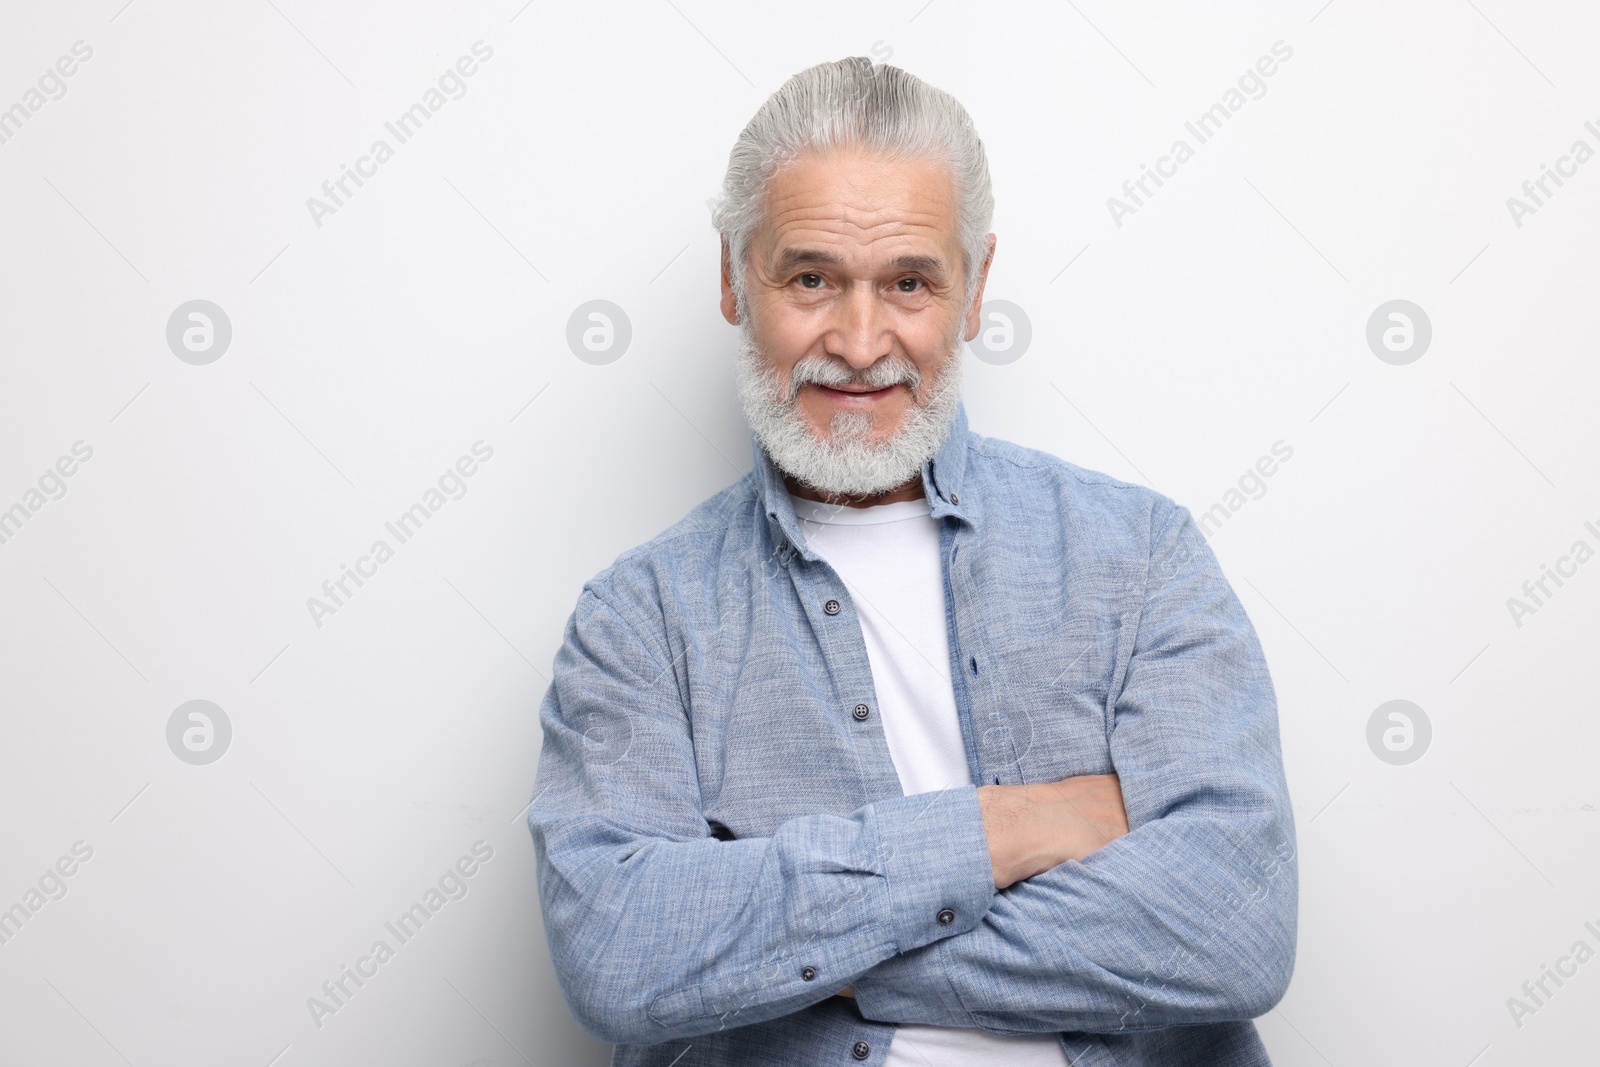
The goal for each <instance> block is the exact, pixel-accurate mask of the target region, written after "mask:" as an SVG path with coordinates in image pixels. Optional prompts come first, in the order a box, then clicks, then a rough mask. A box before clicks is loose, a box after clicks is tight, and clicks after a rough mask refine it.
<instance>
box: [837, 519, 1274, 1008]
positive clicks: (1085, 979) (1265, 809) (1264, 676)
mask: <svg viewBox="0 0 1600 1067" xmlns="http://www.w3.org/2000/svg"><path fill="white" fill-rule="evenodd" d="M1149 544H1150V560H1149V566H1148V570H1147V577H1146V583H1145V592H1144V596H1143V602H1142V607H1141V608H1140V610H1139V611H1138V613H1137V618H1136V619H1130V620H1127V622H1126V623H1125V625H1134V626H1136V630H1135V631H1134V633H1135V636H1134V638H1133V644H1132V650H1131V655H1130V657H1129V660H1128V663H1127V667H1126V671H1125V672H1124V674H1123V683H1122V686H1121V689H1120V691H1119V693H1118V695H1117V696H1116V698H1115V702H1114V717H1113V726H1112V734H1111V740H1110V746H1111V757H1112V762H1113V764H1114V766H1115V769H1116V773H1117V774H1118V776H1119V778H1120V782H1121V788H1122V793H1123V800H1124V804H1125V807H1126V809H1127V814H1128V825H1129V827H1130V832H1129V833H1128V834H1127V835H1125V836H1123V837H1121V838H1118V839H1117V840H1115V841H1113V842H1111V843H1110V844H1108V845H1105V846H1104V847H1102V848H1100V849H1099V850H1097V851H1095V852H1094V853H1092V854H1090V855H1089V856H1088V857H1086V858H1085V859H1083V860H1082V861H1070V862H1067V863H1064V864H1061V865H1060V866H1058V867H1055V868H1053V869H1051V870H1049V871H1046V872H1044V873H1043V874H1040V875H1036V876H1034V877H1033V878H1029V879H1026V880H1025V881H1022V882H1019V883H1017V884H1015V885H1013V886H1011V887H1010V888H1008V889H1007V890H1005V891H1004V892H1001V893H999V894H998V895H997V896H996V898H995V901H994V903H993V905H992V906H991V907H990V909H989V911H988V913H987V914H986V915H985V916H984V918H983V920H982V921H981V922H980V923H979V924H978V925H977V926H975V927H974V928H972V929H971V930H969V931H967V932H965V933H962V934H961V935H959V936H957V937H952V938H949V939H946V940H943V941H939V942H937V943H935V944H931V945H928V946H925V947H922V948H918V949H913V950H909V951H905V952H902V953H900V954H897V955H896V956H894V957H892V958H890V959H889V960H886V961H884V962H883V963H880V964H877V965H875V966H874V967H873V968H872V969H871V970H869V971H868V972H867V973H865V974H863V975H862V976H861V977H859V978H858V979H857V980H856V981H855V983H854V988H855V993H856V998H857V1004H858V1006H859V1008H860V1010H861V1012H862V1013H863V1015H865V1016H866V1017H867V1018H869V1019H874V1020H877V1021H882V1022H896V1023H928V1024H935V1025H950V1026H981V1027H985V1028H987V1029H991V1030H999V1031H1034V1032H1038V1031H1068V1032H1071V1031H1085V1032H1114V1031H1142V1030H1153V1029H1161V1028H1165V1027H1173V1026H1189V1025H1199V1024H1205V1023H1215V1022H1223V1021H1229V1020H1242V1019H1248V1018H1253V1017H1255V1016H1258V1015H1261V1014H1263V1013H1264V1012H1266V1011H1267V1010H1268V1009H1270V1008H1271V1007H1272V1006H1273V1005H1274V1004H1275V1003H1277V1001H1278V1000H1279V999H1281V997H1282V996H1283V994H1284V991H1285V989H1286V988H1287V985H1288V981H1289V978H1290V974H1291V972H1292V970H1293V966H1294V957H1295V930H1296V910H1297V897H1298V883H1297V870H1296V850H1295V832H1294V821H1293V814H1292V811H1291V808H1290V802H1289V795H1288V788H1287V783H1286V781H1285V778H1284V772H1283V762H1282V756H1281V751H1280V742H1279V735H1278V721H1277V706H1276V700H1275V697H1274V693H1273V688H1272V682H1271V679H1270V677H1269V675H1268V672H1267V667H1266V663H1265V660H1264V658H1263V656H1262V653H1261V648H1260V645H1259V643H1258V641H1257V639H1256V635H1255V632H1254V630H1253V629H1252V627H1251V625H1250V621H1249V619H1248V618H1247V617H1246V615H1245V612H1244V609H1243V607H1242V606H1241V605H1240V603H1239V601H1238V599H1237V597H1236V596H1235V595H1234V593H1233V590H1232V589H1231V587H1230V586H1229V585H1228V582H1227V580H1226V579H1225V578H1224V577H1223V575H1222V572H1221V569H1220V567H1219V566H1218V564H1217V560H1216V557H1215V555H1214V554H1213V553H1212V551H1211V549H1210V547H1209V546H1208V545H1207V544H1206V542H1205V539H1204V537H1203V536H1202V535H1201V533H1200V531H1199V530H1198V528H1197V527H1196V526H1195V524H1194V522H1193V520H1192V519H1191V517H1190V515H1189V512H1188V511H1187V510H1186V509H1184V508H1182V507H1179V506H1177V505H1175V504H1172V503H1171V502H1170V501H1166V502H1165V507H1164V508H1157V509H1155V510H1154V511H1153V513H1152V519H1151V535H1150V538H1149Z"/></svg>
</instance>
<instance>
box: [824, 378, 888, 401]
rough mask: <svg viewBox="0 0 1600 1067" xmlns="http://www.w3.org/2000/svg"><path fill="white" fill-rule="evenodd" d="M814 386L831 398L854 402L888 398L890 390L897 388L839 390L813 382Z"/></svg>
mask: <svg viewBox="0 0 1600 1067" xmlns="http://www.w3.org/2000/svg"><path fill="white" fill-rule="evenodd" d="M812 384H813V385H815V386H816V387H817V388H818V389H820V390H821V391H822V392H823V393H825V394H826V395H828V396H829V397H833V398H849V399H852V400H857V399H860V400H871V399H876V398H878V397H883V396H888V395H889V392H890V390H892V389H894V388H895V387H894V386H893V385H886V386H884V387H883V388H882V389H837V388H835V387H833V386H831V385H821V384H818V383H816V382H813V383H812ZM896 384H898V383H896Z"/></svg>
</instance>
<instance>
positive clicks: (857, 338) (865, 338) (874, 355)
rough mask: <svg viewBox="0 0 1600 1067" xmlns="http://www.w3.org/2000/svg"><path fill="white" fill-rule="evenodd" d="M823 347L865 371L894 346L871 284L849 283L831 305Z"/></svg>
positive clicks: (853, 366)
mask: <svg viewBox="0 0 1600 1067" xmlns="http://www.w3.org/2000/svg"><path fill="white" fill-rule="evenodd" d="M824 346H825V347H826V349H827V352H828V354H829V355H830V356H837V357H839V358H840V359H842V360H844V361H845V362H846V363H848V364H850V367H851V369H853V370H856V371H863V370H866V369H867V368H868V367H870V366H872V365H873V364H874V363H876V362H877V361H878V360H880V359H882V358H883V357H884V356H886V355H888V354H889V353H890V352H891V351H892V350H893V348H894V341H893V335H892V334H891V333H890V331H889V324H888V318H887V314H886V309H885V308H884V306H883V302H882V301H881V300H879V299H878V294H877V291H876V287H875V286H873V285H871V284H857V285H852V286H851V287H850V288H849V289H848V290H847V291H846V292H845V295H844V296H843V297H842V298H840V300H839V301H838V303H836V304H835V305H834V309H833V315H832V321H831V322H830V323H829V328H828V334H827V336H826V337H825V338H824Z"/></svg>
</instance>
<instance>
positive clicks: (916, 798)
mask: <svg viewBox="0 0 1600 1067" xmlns="http://www.w3.org/2000/svg"><path fill="white" fill-rule="evenodd" d="M872 817H873V820H874V822H875V824H876V825H875V829H876V830H877V836H878V842H879V846H880V848H881V853H880V857H881V863H882V868H881V869H882V872H883V875H884V880H885V882H887V884H888V888H889V908H890V915H889V920H890V928H891V929H892V930H893V931H894V939H895V951H896V952H909V951H910V950H912V949H914V948H920V947H922V946H923V945H927V944H931V943H932V942H934V941H938V940H940V939H942V938H945V937H949V936H951V935H953V934H962V933H966V932H967V931H968V930H971V929H972V928H973V927H975V926H977V925H978V923H979V922H981V921H982V920H983V917H984V915H986V914H987V913H988V911H989V905H990V904H991V903H992V902H993V901H994V897H995V887H994V867H993V865H992V864H991V863H990V861H989V838H988V835H987V834H986V833H985V832H984V829H983V813H982V811H981V810H980V809H979V807H978V790H977V789H976V788H975V787H974V786H970V785H968V786H961V787H958V788H955V789H942V790H939V791H937V792H932V793H914V794H912V795H911V796H903V797H893V798H891V799H888V800H882V801H878V802H877V803H875V804H873V805H872Z"/></svg>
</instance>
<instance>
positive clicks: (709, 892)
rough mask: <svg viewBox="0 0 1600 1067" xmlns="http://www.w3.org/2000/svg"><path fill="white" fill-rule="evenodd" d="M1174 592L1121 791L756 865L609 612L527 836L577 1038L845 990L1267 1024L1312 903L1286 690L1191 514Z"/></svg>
mask: <svg viewBox="0 0 1600 1067" xmlns="http://www.w3.org/2000/svg"><path fill="white" fill-rule="evenodd" d="M1151 567H1152V577H1151V579H1150V582H1149V590H1148V592H1147V594H1146V598H1145V603H1144V606H1143V611H1142V613H1141V615H1140V617H1139V618H1138V619H1137V620H1134V621H1136V622H1137V636H1136V638H1135V640H1134V644H1133V648H1132V652H1131V656H1130V658H1129V661H1128V664H1127V668H1126V671H1125V672H1124V676H1123V684H1122V686H1121V690H1120V692H1119V694H1118V695H1117V697H1116V700H1115V708H1114V711H1115V721H1114V724H1113V730H1112V733H1111V738H1110V746H1111V757H1112V764H1113V766H1114V767H1115V768H1116V771H1117V774H1116V778H1115V780H1114V781H1106V780H1100V781H1094V780H1086V779H1082V778H1079V779H1066V780H1064V781H1063V782H1059V783H1047V784H1042V785H1031V786H1017V787H991V786H984V787H981V788H978V789H974V788H973V787H971V786H967V787H964V788H961V789H949V790H943V791H940V792H938V793H931V794H917V795H912V796H902V797H892V798H888V799H886V800H883V801H877V802H874V803H870V804H867V805H864V806H862V807H861V808H859V809H857V810H856V811H855V812H852V813H849V814H848V815H842V814H825V813H822V814H815V815H805V816H799V817H796V818H793V819H790V820H789V821H787V822H785V823H783V824H782V825H781V826H779V827H778V828H777V829H776V830H775V831H774V832H773V834H772V836H770V837H766V838H750V839H741V840H736V841H718V840H715V839H713V838H709V837H707V836H706V823H705V820H704V815H703V812H702V809H701V805H700V797H699V784H698V779H697V772H696V765H695V758H694V749H693V744H692V740H691V737H690V731H689V728H688V723H687V721H686V718H685V715H684V711H683V707H682V704H681V699H680V696H679V693H678V690H677V686H676V683H675V681H674V679H673V674H672V671H671V669H670V666H671V663H672V657H671V655H670V653H669V651H668V649H667V648H666V646H665V642H664V640H663V639H662V638H661V636H660V634H659V633H658V632H656V631H654V630H653V629H652V625H651V624H650V622H649V621H648V614H647V613H646V612H644V611H641V610H637V609H636V608H634V607H632V606H630V605H629V604H628V603H627V602H626V601H620V602H619V601H614V600H612V599H607V598H603V597H602V596H601V595H599V593H598V592H589V593H586V594H585V596H584V598H583V599H582V601H580V605H579V608H578V610H577V611H576V612H575V613H574V616H573V620H572V622H571V623H569V626H568V630H567V636H566V641H565V643H564V644H563V647H562V649H561V652H560V653H559V654H558V657H557V662H556V675H555V681H554V683H553V685H552V687H551V691H550V693H549V694H548V695H547V697H546V700H545V703H544V705H543V707H542V708H541V723H542V725H543V728H544V737H545V743H544V748H543V750H542V751H541V754H540V769H539V781H538V784H537V786H536V790H537V791H536V795H535V798H534V802H533V804H532V805H531V807H530V809H529V816H528V819H529V825H530V828H531V829H532V832H533V839H534V845H535V854H536V859H537V862H538V872H539V891H540V902H541V906H542V908H543V912H544V919H545V926H546V931H547V934H548V938H549V942H550V948H551V954H552V959H553V961H554V963H555V967H556V974H557V977H558V979H559V980H560V982H561V985H562V989H563V992H564V994H565V995H566V997H567V1002H568V1005H569V1007H570V1008H571V1009H572V1011H573V1013H574V1015H575V1016H576V1017H577V1019H578V1021H579V1022H580V1024H582V1025H583V1026H584V1027H585V1028H586V1029H588V1030H589V1031H590V1032H591V1033H592V1034H594V1035H595V1036H597V1037H600V1038H601V1039H603V1040H608V1041H612V1042H615V1043H619V1044H649V1043H655V1042H660V1041H666V1040H671V1039H674V1038H680V1037H691V1036H694V1035H697V1034H703V1033H710V1032H713V1031H716V1030H721V1029H727V1028H730V1027H735V1026H746V1025H750V1024H752V1023H757V1022H761V1021H765V1020H767V1019H773V1018H778V1017H781V1016H784V1015H788V1014H791V1013H793V1012H796V1011H799V1010H801V1009H803V1008H805V1007H807V1006H809V1005H811V1004H814V1003H817V1002H818V1001H820V1000H823V999H826V998H828V997H830V996H832V995H834V994H835V993H836V992H838V991H840V990H841V989H844V988H849V989H850V990H851V991H852V992H853V993H854V995H855V997H856V1003H857V1007H858V1008H859V1010H860V1011H861V1012H862V1014H863V1015H864V1016H865V1017H867V1018H870V1019H874V1020H878V1021H883V1022H893V1023H930V1024H935V1025H948V1026H982V1027H985V1028H988V1029H991V1030H999V1031H1012V1032H1023V1031H1089V1032H1110V1031H1131V1030H1150V1029H1160V1028H1165V1027H1170V1026H1180V1025H1196V1024H1202V1023H1209V1022H1218V1021H1223V1020H1231V1019H1243V1018H1250V1017H1253V1016H1255V1015H1259V1014H1261V1013H1263V1012H1265V1011H1266V1010H1267V1009H1268V1008H1270V1007H1271V1005H1272V1004H1274V1003H1276V1001H1277V1000H1278V999H1279V998H1280V997H1281V996H1282V994H1283V991H1284V989H1285V988H1286V986H1287V982H1288V977H1289V973H1290V970H1291V969H1292V966H1293V960H1294V936H1295V899H1296V891H1297V887H1296V878H1295V866H1294V829H1293V822H1292V816H1291V813H1290V810H1289V804H1288V796H1287V788H1286V785H1285V783H1284V780H1283V770H1282V762H1281V757H1280V754H1279V747H1278V734H1277V720H1276V709H1275V703H1274V700H1273V694H1272V687H1271V683H1270V680H1269V678H1268V676H1267V672H1266V666H1265V663H1264V662H1263V660H1262V657H1261V652H1260V648H1259V646H1258V645H1257V643H1256V640H1255V636H1254V633H1253V631H1252V630H1251V628H1250V625H1249V622H1248V620H1247V619H1246V618H1245V616H1244V612H1243V609H1242V608H1241V607H1240V605H1239V604H1238V602H1237V600H1236V599H1235V598H1234V596H1233V593H1232V591H1231V589H1230V588H1229V587H1228V585H1227V583H1226V581H1225V580H1224V579H1223V578H1222V576H1221V573H1220V570H1219V569H1218V568H1217V565H1216V561H1215V558H1214V557H1213V556H1212V555H1211V553H1210V550H1209V549H1208V548H1207V547H1206V546H1205V543H1204V540H1203V538H1201V535H1200V534H1199V532H1198V530H1197V529H1196V528H1195V526H1194V524H1193V522H1192V521H1190V520H1189V518H1188V515H1187V512H1184V511H1183V510H1182V509H1175V511H1174V513H1173V516H1172V517H1170V518H1169V519H1168V521H1167V522H1166V523H1165V524H1164V526H1163V527H1162V528H1161V529H1160V530H1159V531H1158V532H1157V534H1156V535H1155V537H1154V546H1153V552H1152V563H1151ZM1095 777H1096V778H1100V779H1104V778H1108V777H1109V776H1095ZM1113 791H1114V792H1116V793H1117V796H1116V798H1115V802H1114V801H1113V800H1112V797H1111V793H1112V792H1113ZM1119 810H1120V811H1121V813H1122V816H1121V817H1119V816H1118V811H1119ZM1123 828H1126V829H1127V832H1126V833H1121V832H1119V831H1120V830H1122V829H1123ZM947 911H948V912H953V913H954V915H955V918H954V919H953V920H950V921H945V920H943V919H939V920H936V919H935V916H936V915H939V916H944V915H945V913H946V912H947Z"/></svg>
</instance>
